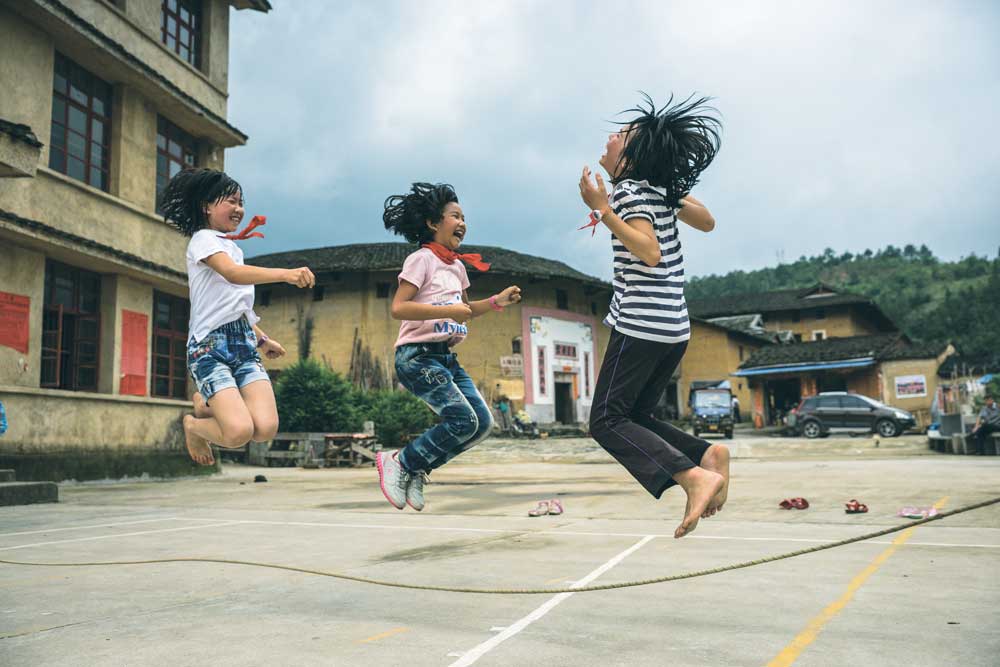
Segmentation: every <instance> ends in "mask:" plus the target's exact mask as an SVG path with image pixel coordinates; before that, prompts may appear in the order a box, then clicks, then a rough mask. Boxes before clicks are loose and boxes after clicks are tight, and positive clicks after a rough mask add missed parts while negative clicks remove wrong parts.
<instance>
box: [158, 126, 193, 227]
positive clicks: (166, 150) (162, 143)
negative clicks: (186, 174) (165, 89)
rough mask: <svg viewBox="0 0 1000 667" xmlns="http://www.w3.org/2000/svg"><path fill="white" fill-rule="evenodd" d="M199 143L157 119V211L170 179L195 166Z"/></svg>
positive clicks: (183, 132) (178, 129)
mask: <svg viewBox="0 0 1000 667" xmlns="http://www.w3.org/2000/svg"><path fill="white" fill-rule="evenodd" d="M197 155H198V141H197V139H195V138H194V137H192V136H191V135H190V134H188V133H187V132H185V131H184V130H182V129H181V128H179V127H177V126H176V125H174V124H173V123H171V122H170V121H169V120H167V119H166V118H164V117H163V116H157V117H156V211H157V212H159V211H160V195H161V194H162V193H163V191H164V189H166V187H167V183H169V182H170V179H171V178H173V177H174V176H176V175H177V174H178V173H179V172H181V171H183V170H184V169H190V168H192V167H194V166H195V162H196V160H197Z"/></svg>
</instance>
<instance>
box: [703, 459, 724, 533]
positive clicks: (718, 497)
mask: <svg viewBox="0 0 1000 667" xmlns="http://www.w3.org/2000/svg"><path fill="white" fill-rule="evenodd" d="M701 467H702V468H704V469H705V470H710V471H712V472H717V473H719V474H720V475H722V489H720V490H719V492H718V493H716V494H715V497H714V498H712V500H711V501H710V502H709V503H708V509H707V510H705V513H704V514H702V515H701V518H703V519H707V518H708V517H710V516H715V513H716V512H721V511H722V506H723V505H725V504H726V499H727V498H728V497H729V448H728V447H726V446H725V445H712V446H711V447H709V448H708V451H706V452H705V454H704V456H702V457H701Z"/></svg>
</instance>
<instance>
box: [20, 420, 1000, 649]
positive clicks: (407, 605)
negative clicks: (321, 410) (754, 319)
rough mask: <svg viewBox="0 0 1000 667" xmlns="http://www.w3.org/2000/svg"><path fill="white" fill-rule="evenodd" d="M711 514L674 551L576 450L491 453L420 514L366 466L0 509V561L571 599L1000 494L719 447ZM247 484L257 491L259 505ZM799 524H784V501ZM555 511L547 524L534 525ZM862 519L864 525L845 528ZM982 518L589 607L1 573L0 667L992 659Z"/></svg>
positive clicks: (92, 489)
mask: <svg viewBox="0 0 1000 667" xmlns="http://www.w3.org/2000/svg"><path fill="white" fill-rule="evenodd" d="M718 442H726V444H727V445H728V446H729V447H730V448H731V451H732V453H733V454H734V456H735V458H734V461H733V470H732V473H733V481H732V485H731V490H730V497H729V503H728V504H727V506H726V508H725V510H724V511H723V512H722V513H721V514H719V515H718V516H716V517H713V518H711V519H707V520H702V522H701V523H700V524H699V526H698V529H697V530H696V532H695V533H694V534H693V535H691V536H689V537H686V538H684V539H681V540H674V539H673V538H672V533H673V529H674V527H675V526H676V524H677V522H678V521H679V519H680V516H681V512H682V510H683V507H684V499H683V494H682V493H681V492H680V491H679V490H677V489H674V490H671V491H670V492H668V493H667V494H665V496H664V498H663V499H662V500H661V501H659V502H657V501H654V500H653V499H652V498H650V497H649V496H648V495H646V494H645V493H644V492H643V491H642V489H641V488H640V487H639V486H638V485H637V484H635V483H634V482H633V481H632V480H631V478H629V477H628V476H627V474H626V473H625V472H624V471H623V470H622V469H621V468H620V467H619V466H618V465H617V464H615V463H614V462H613V461H612V460H611V459H610V457H608V456H607V455H606V454H604V452H603V451H602V450H600V448H599V447H597V446H596V444H594V443H593V442H592V441H589V440H583V439H578V440H534V441H526V440H521V441H505V440H491V441H487V442H486V443H484V444H483V445H481V446H480V447H479V448H477V449H476V450H474V451H472V452H469V453H468V454H466V455H464V456H463V457H461V458H459V459H456V461H455V462H453V463H452V464H449V465H448V466H446V467H445V468H443V469H441V470H439V471H437V472H435V474H434V477H433V484H431V485H429V486H428V487H427V497H428V507H427V509H426V510H425V511H424V512H423V513H419V514H418V513H416V512H414V511H412V510H410V509H407V510H406V511H403V512H400V511H397V510H395V509H393V508H392V507H390V506H389V505H388V503H387V502H386V501H385V500H384V499H383V498H382V496H381V493H380V491H379V489H378V486H377V483H376V474H375V472H374V469H372V468H365V469H339V470H300V469H294V468H271V469H268V468H249V467H245V466H239V465H226V466H225V467H224V471H223V473H222V474H220V475H216V476H214V477H211V478H200V479H182V480H172V481H137V482H115V483H87V484H64V485H63V486H62V488H61V490H60V493H61V502H60V503H59V504H52V505H35V506H22V507H7V508H2V509H0V559H7V560H20V561H35V562H37V561H46V562H50V561H51V562H71V561H75V562H79V561H101V560H135V559H158V558H171V557H184V556H202V557H212V558H230V559H240V560H253V561H262V562H268V563H279V564H285V565H293V566H298V567H306V568H312V569H320V570H327V571H336V572H343V573H347V574H352V575H359V576H365V577H371V578H377V579H386V580H393V581H406V582H413V583H422V584H443V585H455V586H470V587H502V588H529V587H530V588H534V587H565V586H572V585H577V586H582V585H586V584H588V583H592V584H604V583H612V582H623V581H629V580H634V579H644V578H650V577H656V576H662V575H666V574H673V573H682V572H687V571H690V570H700V569H705V568H710V567H716V566H721V565H725V564H729V563H736V562H740V561H745V560H749V559H755V558H760V557H762V556H766V555H772V554H778V553H783V552H787V551H792V550H796V549H801V548H803V547H807V546H811V545H815V544H820V543H823V542H827V541H832V540H839V539H843V538H846V537H850V536H854V535H859V534H862V533H865V532H870V531H874V530H877V529H879V528H883V527H888V526H892V525H896V524H898V523H902V522H906V519H900V518H898V517H896V511H897V510H898V509H899V508H900V507H902V506H905V505H920V506H931V505H935V504H936V505H938V506H940V507H942V508H943V509H945V510H947V509H951V508H955V507H959V506H962V505H966V504H970V503H973V502H978V501H981V500H985V499H988V498H992V497H995V496H1000V458H997V457H956V456H947V455H941V454H935V453H932V452H929V451H928V450H927V448H926V444H925V442H924V440H923V438H921V437H919V436H906V437H903V438H897V439H893V440H888V441H882V442H881V443H879V447H877V448H876V447H875V446H874V445H875V443H874V441H873V440H871V439H870V438H861V437H859V438H829V439H825V440H820V441H805V440H799V439H788V438H761V437H754V436H749V435H738V436H737V438H736V439H735V440H733V441H722V440H719V441H718ZM256 474H264V475H266V476H267V478H268V482H267V483H254V482H253V478H254V475H256ZM793 496H803V497H805V498H807V499H808V500H809V502H810V504H811V507H810V508H809V509H807V510H803V511H798V510H790V511H785V510H781V509H779V508H778V503H779V501H781V500H782V499H783V498H788V497H793ZM552 497H558V498H560V499H561V500H562V502H563V504H564V505H565V508H566V512H565V514H563V515H562V516H547V517H540V518H529V517H528V516H527V511H528V510H529V509H531V508H532V507H534V505H535V503H536V501H538V500H542V499H546V498H552ZM852 498H857V499H858V500H860V501H862V502H864V503H867V504H868V506H869V507H870V510H871V511H870V512H869V513H868V514H861V515H847V514H845V513H844V511H843V503H845V502H846V501H848V500H850V499H852ZM998 572H1000V506H998V505H994V506H991V507H989V508H986V509H981V510H977V511H974V512H968V513H965V514H961V515H958V516H955V517H952V518H948V519H945V520H943V521H940V522H934V523H932V524H930V525H926V526H920V527H917V528H915V529H913V530H907V531H904V532H900V533H894V534H892V535H888V536H885V537H882V538H879V539H876V540H871V541H868V542H864V543H859V544H852V545H849V546H845V547H841V548H838V549H834V550H830V551H824V552H821V553H817V554H810V555H806V556H802V557H798V558H794V559H789V560H783V561H780V562H777V563H770V564H765V565H761V566H757V567H753V568H749V569H744V570H738V571H734V572H726V573H723V574H718V575H712V576H708V577H703V578H698V579H691V580H686V581H681V582H673V583H665V584H657V585H652V586H645V587H640V588H628V589H620V590H615V591H607V592H591V593H572V594H560V595H554V594H543V595H530V596H512V595H469V594H453V593H439V592H420V591H407V590H399V589H392V588H385V587H379V586H372V585H364V584H359V583H353V582H346V581H340V580H337V579H331V578H326V577H318V576H314V575H307V574H299V573H292V572H286V571H279V570H273V569H261V568H251V567H244V566H236V565H220V564H205V563H167V564H155V565H135V566H116V567H80V568H53V567H33V566H17V565H3V564H0V664H2V665H73V666H80V665H168V664H169V665H408V666H414V667H419V666H423V665H427V666H439V665H440V666H447V665H456V666H457V665H471V664H477V665H504V666H507V665H546V667H553V666H556V665H573V666H579V667H589V666H598V665H599V666H606V665H630V666H631V665H650V666H652V665H679V666H692V667H693V666H717V665H726V666H742V665H748V666H749V665H752V666H762V665H792V664H795V665H802V666H803V667H807V666H815V667H818V666H831V667H832V666H835V665H836V666H838V667H839V666H841V665H878V666H883V665H905V666H907V667H924V666H926V667H931V666H934V667H938V666H942V665H963V666H964V667H973V666H983V667H986V666H995V665H997V664H998V662H997V656H998V655H1000V614H998V613H997V609H998V606H1000V576H998Z"/></svg>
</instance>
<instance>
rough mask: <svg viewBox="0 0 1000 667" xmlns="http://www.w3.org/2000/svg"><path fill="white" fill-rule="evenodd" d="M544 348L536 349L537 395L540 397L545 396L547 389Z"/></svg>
mask: <svg viewBox="0 0 1000 667" xmlns="http://www.w3.org/2000/svg"><path fill="white" fill-rule="evenodd" d="M545 370H546V368H545V348H544V347H539V348H538V394H539V395H540V396H545V394H546V393H547V388H546V387H545Z"/></svg>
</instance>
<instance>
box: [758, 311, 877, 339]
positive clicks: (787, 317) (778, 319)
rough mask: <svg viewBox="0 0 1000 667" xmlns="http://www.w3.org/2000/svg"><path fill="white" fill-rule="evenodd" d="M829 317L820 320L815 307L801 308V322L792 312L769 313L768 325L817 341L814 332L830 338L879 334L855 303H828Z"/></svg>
mask: <svg viewBox="0 0 1000 667" xmlns="http://www.w3.org/2000/svg"><path fill="white" fill-rule="evenodd" d="M824 311H825V313H826V316H825V317H824V318H823V319H816V309H815V308H803V309H801V310H800V318H799V321H798V322H796V321H794V319H793V314H792V311H780V312H776V313H767V314H766V315H765V317H764V327H765V328H766V329H767V330H769V331H792V332H794V333H797V334H800V335H801V336H802V340H803V341H810V340H813V332H814V331H825V332H826V337H827V338H847V337H849V336H867V335H869V334H875V333H878V328H877V327H876V326H875V323H874V322H872V321H870V320H869V319H868V318H867V317H865V316H864V315H863V314H862V313H861V312H860V311H859V310H858V309H857V308H855V307H854V306H828V307H826V308H824Z"/></svg>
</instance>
